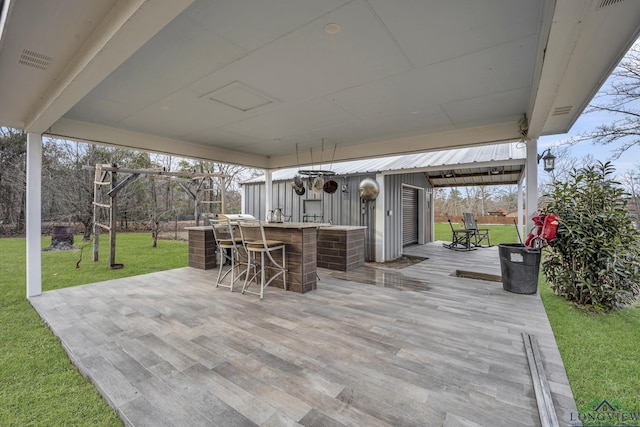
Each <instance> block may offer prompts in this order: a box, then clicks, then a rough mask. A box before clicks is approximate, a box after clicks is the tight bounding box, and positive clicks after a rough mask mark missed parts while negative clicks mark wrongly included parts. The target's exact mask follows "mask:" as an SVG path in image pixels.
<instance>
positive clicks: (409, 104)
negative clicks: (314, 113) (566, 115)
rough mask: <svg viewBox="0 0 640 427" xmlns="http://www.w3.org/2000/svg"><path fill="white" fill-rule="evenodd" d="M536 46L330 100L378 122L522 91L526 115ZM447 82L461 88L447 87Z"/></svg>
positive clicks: (444, 65) (526, 43) (507, 48)
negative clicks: (382, 119)
mask: <svg viewBox="0 0 640 427" xmlns="http://www.w3.org/2000/svg"><path fill="white" fill-rule="evenodd" d="M534 44H535V39H534V38H532V37H529V38H526V39H522V40H518V41H516V42H512V43H508V44H504V45H501V46H498V47H493V48H490V49H487V50H486V51H483V52H481V53H474V54H470V55H466V56H464V57H460V58H456V59H453V60H450V61H445V62H441V63H438V64H435V65H432V66H428V67H424V68H421V69H418V70H413V71H410V72H407V73H403V74H400V75H394V76H391V77H388V78H385V79H382V80H378V81H375V82H372V83H369V84H366V85H361V86H358V87H355V88H351V89H347V90H345V91H342V92H340V93H337V94H332V95H331V96H329V97H328V98H329V99H330V100H331V101H332V102H335V103H336V104H338V105H340V106H341V107H342V108H344V109H346V110H347V111H349V112H351V113H353V114H354V115H356V116H358V117H360V118H363V119H367V120H374V119H376V118H377V117H380V116H383V115H394V114H395V112H400V111H407V110H409V111H414V110H424V111H433V110H434V108H435V107H437V106H439V105H445V104H451V103H453V102H459V101H463V100H465V99H476V98H478V97H481V96H487V95H489V94H492V93H495V92H504V91H508V90H513V89H518V90H519V92H518V93H521V94H522V99H521V101H522V108H521V109H523V110H522V113H524V112H525V110H526V108H527V102H528V96H529V93H528V90H529V88H530V85H531V80H532V75H531V71H530V70H531V65H532V64H533V52H535V46H534ZM445 81H451V82H456V84H455V85H449V84H443V83H442V82H445ZM523 89H524V91H523ZM460 105H463V104H460ZM470 114H474V115H475V117H476V119H477V117H480V116H481V115H483V114H484V115H488V114H490V112H489V111H482V110H481V111H478V110H474V111H473V112H470ZM489 121H491V120H489ZM443 124H444V123H443ZM457 124H461V122H457Z"/></svg>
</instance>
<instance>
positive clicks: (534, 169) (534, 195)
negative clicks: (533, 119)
mask: <svg viewBox="0 0 640 427" xmlns="http://www.w3.org/2000/svg"><path fill="white" fill-rule="evenodd" d="M526 169H527V177H526V187H527V202H526V204H525V209H526V212H527V230H528V229H530V228H531V227H533V221H532V220H531V218H533V216H534V215H535V214H536V213H537V212H538V139H537V138H533V139H530V140H528V141H527V167H526ZM525 237H526V236H525Z"/></svg>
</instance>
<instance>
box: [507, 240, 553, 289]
mask: <svg viewBox="0 0 640 427" xmlns="http://www.w3.org/2000/svg"><path fill="white" fill-rule="evenodd" d="M498 253H499V254H500V269H501V270H502V288H503V289H504V290H505V291H509V292H514V293H516V294H535V293H536V292H537V291H538V272H539V270H540V257H541V256H542V249H540V248H527V247H525V246H524V245H523V244H521V243H501V244H499V245H498Z"/></svg>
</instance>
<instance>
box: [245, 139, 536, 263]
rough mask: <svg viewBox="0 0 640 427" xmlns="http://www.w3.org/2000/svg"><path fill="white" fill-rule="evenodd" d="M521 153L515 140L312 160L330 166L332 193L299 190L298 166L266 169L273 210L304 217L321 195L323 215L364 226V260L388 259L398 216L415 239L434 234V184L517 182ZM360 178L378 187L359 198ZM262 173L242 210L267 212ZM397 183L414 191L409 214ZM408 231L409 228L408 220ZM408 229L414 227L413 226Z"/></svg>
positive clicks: (398, 231) (396, 250)
mask: <svg viewBox="0 0 640 427" xmlns="http://www.w3.org/2000/svg"><path fill="white" fill-rule="evenodd" d="M525 158H526V153H525V149H524V147H521V146H519V144H517V143H508V144H500V145H496V146H479V147H469V148H463V149H457V150H447V151H439V152H427V153H418V154H411V155H404V156H393V157H386V158H380V159H364V160H357V161H352V162H345V163H336V164H332V165H326V164H323V165H316V166H315V168H316V169H318V170H328V169H330V170H332V171H333V172H335V173H336V175H335V176H332V177H328V178H325V179H333V180H334V181H336V182H337V184H338V185H337V187H338V190H337V191H336V192H335V193H332V194H328V193H325V192H320V193H315V192H313V190H312V189H311V186H310V185H309V182H307V181H305V194H304V195H302V196H299V195H297V194H296V192H295V191H294V189H293V187H292V186H291V181H292V180H293V178H294V177H295V176H296V174H298V170H299V168H288V169H281V170H276V171H273V172H272V206H271V208H272V209H277V208H281V209H283V211H284V213H285V214H287V215H291V221H303V219H304V205H303V204H304V200H319V201H320V203H321V206H322V214H321V216H322V218H321V219H319V220H321V221H323V222H331V223H332V224H336V225H366V226H367V227H368V230H367V248H366V259H367V260H368V261H373V260H375V261H388V260H393V259H396V258H398V257H399V256H401V255H402V250H403V246H404V243H407V241H408V240H410V239H403V217H405V218H406V220H407V221H408V220H410V219H412V218H414V217H415V220H416V224H411V226H412V227H413V228H414V229H415V233H416V234H417V235H416V238H415V240H416V241H417V243H418V244H424V243H426V242H429V241H432V240H433V218H434V215H433V188H434V187H448V186H457V185H491V184H516V183H520V182H521V181H522V177H523V173H524V165H525ZM364 178H373V179H376V181H377V182H378V184H379V185H380V194H379V196H378V198H377V199H376V200H374V201H370V202H363V201H362V200H361V199H360V197H359V193H358V187H359V184H360V182H361V181H362V180H363V179H364ZM264 185H265V177H264V176H262V177H255V178H252V179H250V180H247V181H245V182H244V183H243V192H244V194H243V213H248V214H251V215H254V216H255V217H256V218H260V219H263V220H264V219H266V211H267V207H266V206H265V200H264V199H265V196H264V195H265V189H264ZM403 190H404V191H405V193H406V194H410V193H412V192H413V191H414V190H415V193H412V194H413V196H415V200H414V201H413V202H412V203H415V206H413V207H410V206H409V205H407V206H406V208H411V209H414V213H413V214H412V215H409V214H408V213H407V214H406V215H403V197H402V196H403ZM406 228H407V232H408V229H409V228H411V227H406ZM411 232H412V233H413V232H414V231H413V230H412V231H411Z"/></svg>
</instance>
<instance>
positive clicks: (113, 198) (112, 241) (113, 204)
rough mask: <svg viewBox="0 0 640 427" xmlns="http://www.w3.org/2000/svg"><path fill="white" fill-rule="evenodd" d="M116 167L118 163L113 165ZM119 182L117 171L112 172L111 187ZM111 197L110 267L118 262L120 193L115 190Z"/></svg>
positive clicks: (114, 186)
mask: <svg viewBox="0 0 640 427" xmlns="http://www.w3.org/2000/svg"><path fill="white" fill-rule="evenodd" d="M113 167H116V165H113ZM117 184H118V182H117V173H116V172H113V171H112V172H111V189H110V190H113V189H114V188H116V185H117ZM110 197H111V208H110V209H109V267H113V266H114V265H115V264H116V226H117V224H116V220H117V215H116V212H118V203H117V202H118V194H117V192H114V193H113V195H111V196H110Z"/></svg>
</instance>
